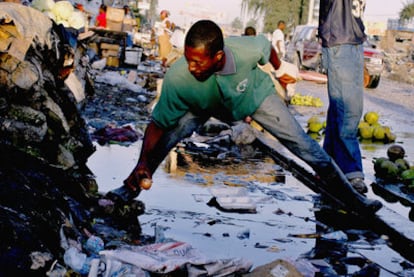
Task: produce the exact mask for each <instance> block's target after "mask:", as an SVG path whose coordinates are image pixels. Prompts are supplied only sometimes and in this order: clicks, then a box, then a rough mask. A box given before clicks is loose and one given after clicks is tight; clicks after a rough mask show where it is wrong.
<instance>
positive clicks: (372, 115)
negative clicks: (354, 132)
mask: <svg viewBox="0 0 414 277" xmlns="http://www.w3.org/2000/svg"><path fill="white" fill-rule="evenodd" d="M378 119H379V115H378V113H376V112H367V113H365V115H364V120H365V122H367V123H368V124H370V125H372V124H374V123H377V122H378Z"/></svg>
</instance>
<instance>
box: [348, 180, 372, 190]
mask: <svg viewBox="0 0 414 277" xmlns="http://www.w3.org/2000/svg"><path fill="white" fill-rule="evenodd" d="M349 182H350V183H351V185H352V187H353V188H354V189H355V190H356V191H357V192H359V193H361V194H364V193H367V192H368V187H367V185H366V184H365V182H364V179H362V178H359V177H358V178H352V179H350V180H349Z"/></svg>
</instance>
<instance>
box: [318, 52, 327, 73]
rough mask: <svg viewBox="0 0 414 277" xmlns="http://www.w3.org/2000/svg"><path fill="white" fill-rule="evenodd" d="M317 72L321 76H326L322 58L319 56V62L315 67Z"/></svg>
mask: <svg viewBox="0 0 414 277" xmlns="http://www.w3.org/2000/svg"><path fill="white" fill-rule="evenodd" d="M315 71H316V72H318V73H321V74H326V70H325V68H324V67H323V66H322V56H321V55H319V56H318V61H317V64H316V67H315Z"/></svg>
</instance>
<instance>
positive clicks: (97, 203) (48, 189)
mask: <svg viewBox="0 0 414 277" xmlns="http://www.w3.org/2000/svg"><path fill="white" fill-rule="evenodd" d="M35 21H36V22H35ZM0 34H1V36H2V38H4V39H3V40H2V44H1V45H0V47H1V54H0V57H1V64H0V87H1V94H0V104H1V105H0V106H1V108H0V113H1V117H0V134H1V136H0V137H1V139H0V153H1V154H2V156H3V157H7V158H4V159H2V160H1V161H0V175H1V176H2V178H1V181H0V190H1V194H0V195H1V196H0V215H1V216H0V217H1V220H0V225H1V228H0V234H1V236H2V240H1V243H0V250H1V251H0V266H1V271H2V275H3V274H4V275H5V276H27V275H31V276H32V275H33V276H69V275H70V276H85V275H87V274H88V276H102V274H105V276H121V275H122V276H125V275H128V274H130V275H131V274H132V275H134V276H150V275H149V274H150V272H154V273H156V274H170V273H171V272H173V271H179V272H182V273H183V274H187V272H192V273H191V276H200V275H203V276H205V275H206V274H209V275H217V274H218V275H228V274H232V273H236V272H239V273H243V272H248V271H249V269H250V267H251V263H250V262H249V261H245V260H243V259H227V260H214V259H209V258H207V257H204V256H203V255H202V254H201V253H199V252H198V251H197V250H196V249H194V248H193V247H192V246H191V245H189V244H187V243H185V242H171V241H169V242H166V241H161V240H160V239H159V237H158V238H157V240H156V238H155V237H148V236H143V235H142V234H141V226H140V224H139V220H138V217H139V215H141V214H143V213H144V211H145V206H144V204H143V203H142V202H140V201H138V200H134V201H132V202H131V203H128V204H127V205H119V204H120V203H114V202H112V201H111V200H109V199H106V198H105V197H104V196H103V195H100V194H99V192H98V184H97V183H96V181H95V178H94V175H93V173H92V172H91V171H90V170H89V168H88V167H87V166H86V161H87V159H88V157H89V156H90V155H91V154H92V153H93V152H94V151H95V147H94V145H93V142H92V139H93V138H95V139H97V140H98V143H111V142H113V141H121V142H125V141H135V140H137V139H138V138H139V135H140V134H139V132H138V131H135V128H134V127H135V126H132V127H131V126H130V127H128V126H127V125H125V124H122V125H120V124H121V123H123V121H125V122H131V121H134V122H140V118H139V116H140V115H142V116H143V118H144V115H147V114H148V109H146V108H149V107H150V106H149V107H147V106H148V105H149V104H151V101H152V100H153V98H154V97H155V95H156V94H155V93H148V92H147V91H146V89H145V88H144V87H145V86H148V87H150V86H151V84H150V83H151V82H152V77H151V74H148V72H147V74H146V78H147V79H140V78H139V77H138V76H137V75H135V76H134V71H131V72H129V73H128V76H126V72H117V73H116V74H120V75H121V76H122V79H124V80H127V81H124V82H119V80H118V79H117V81H116V82H115V83H116V85H115V83H113V84H112V85H113V86H112V88H111V91H110V92H109V91H105V93H106V94H107V95H106V96H107V97H109V98H111V101H110V102H112V103H114V101H113V100H114V98H116V97H120V99H119V101H120V102H121V101H122V102H123V103H122V104H124V105H127V106H128V108H126V109H124V110H122V109H120V106H121V107H122V105H120V106H117V107H115V106H114V107H110V106H104V105H105V103H93V101H94V99H93V97H92V96H93V93H94V90H93V89H92V88H89V89H90V90H89V93H92V94H90V95H86V94H85V93H84V92H85V91H88V90H87V89H85V88H86V87H87V86H91V85H92V83H91V82H92V81H94V82H96V84H101V85H103V86H111V84H107V83H105V82H109V81H110V80H113V78H112V79H111V78H110V76H111V75H110V73H109V72H106V71H105V70H99V69H96V71H93V70H91V68H92V66H91V63H89V62H88V58H89V56H88V53H87V51H85V52H83V51H84V50H85V48H84V47H83V46H84V45H83V44H82V42H77V41H76V37H75V39H74V37H73V36H72V35H71V34H72V33H68V32H66V30H65V29H64V28H63V27H62V25H56V24H55V23H54V22H53V21H51V20H50V19H49V18H48V17H47V16H45V15H44V14H42V13H41V12H39V11H37V10H35V9H32V8H29V7H25V6H22V5H17V4H14V3H0ZM74 42H75V43H74ZM85 53H86V54H85ZM89 54H90V53H89ZM78 58H79V60H78ZM92 65H93V63H92ZM145 65H148V66H153V64H152V63H151V62H147V63H144V64H143V66H145ZM75 67H76V68H75ZM82 67H85V68H83V70H82ZM135 72H136V71H135ZM118 76H119V75H118ZM118 76H117V78H118ZM148 76H149V77H148ZM89 77H90V79H89ZM128 77H129V78H130V80H131V81H128ZM149 79H151V80H149ZM137 82H142V84H144V86H140V85H137ZM98 87H99V85H98ZM95 88H96V87H95ZM124 92H125V93H124ZM128 93H129V94H130V95H131V97H130V99H129V100H128V101H125V102H124V100H125V97H128ZM100 99H101V100H102V98H100ZM108 103H109V102H108ZM92 104H94V105H99V106H98V107H97V109H96V110H100V113H99V114H97V113H95V114H94V112H95V111H96V110H94V109H92V108H91V106H93V105H92ZM106 104H107V103H106ZM117 104H120V103H117ZM131 109H132V111H134V112H131ZM141 109H142V111H141ZM81 111H84V112H85V114H88V115H90V116H91V115H94V116H95V117H93V116H91V117H86V118H89V120H85V118H84V115H82V113H81ZM128 113H130V114H128ZM104 114H105V116H103V115H104ZM137 116H138V118H137ZM145 123H146V122H144V121H142V122H141V123H140V124H142V125H145ZM111 124H112V125H111ZM177 251H178V252H177ZM174 253H179V255H178V256H176V258H173V257H172V255H173V254H174ZM182 253H187V254H188V256H186V257H183V256H182V255H181V254H182ZM157 255H158V256H159V257H158V258H157V257H156V256H157ZM131 257H133V258H134V261H135V263H134V262H132V261H131V260H130V259H131ZM136 257H140V258H143V257H146V258H145V259H138V260H136V259H135V258H136ZM167 257H168V258H169V259H171V261H169V262H168V263H167V264H166V265H163V264H162V263H160V261H161V260H162V261H165V260H166V258H167ZM137 261H141V262H145V263H144V264H142V263H140V264H136V262H137ZM151 263H152V264H151ZM203 268H204V269H203ZM177 274H179V273H177ZM177 276H178V275H177Z"/></svg>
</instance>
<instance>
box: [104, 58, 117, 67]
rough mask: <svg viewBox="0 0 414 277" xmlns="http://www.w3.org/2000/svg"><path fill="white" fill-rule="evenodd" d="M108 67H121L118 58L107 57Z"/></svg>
mask: <svg viewBox="0 0 414 277" xmlns="http://www.w3.org/2000/svg"><path fill="white" fill-rule="evenodd" d="M106 66H111V67H119V58H118V57H106Z"/></svg>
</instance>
